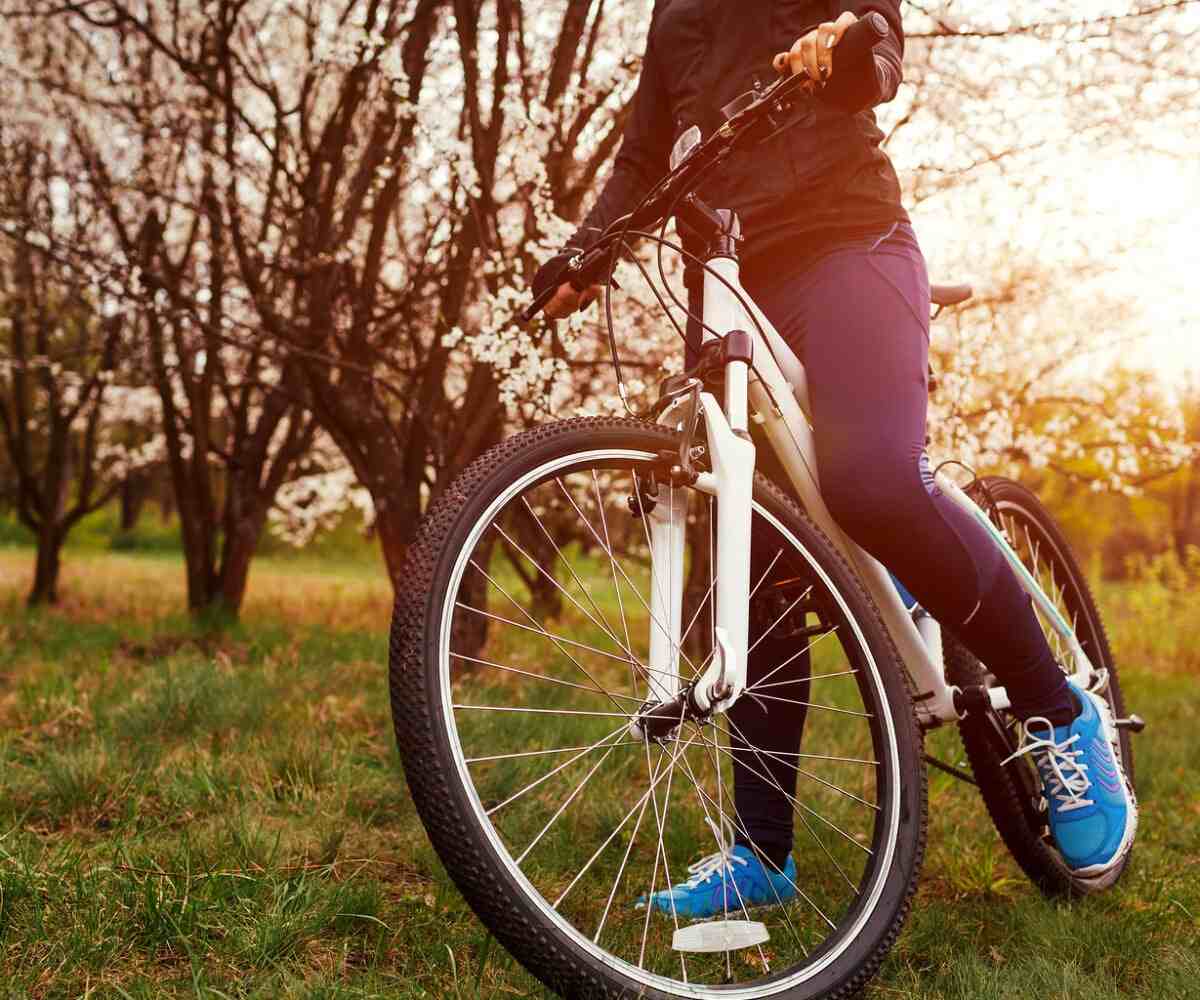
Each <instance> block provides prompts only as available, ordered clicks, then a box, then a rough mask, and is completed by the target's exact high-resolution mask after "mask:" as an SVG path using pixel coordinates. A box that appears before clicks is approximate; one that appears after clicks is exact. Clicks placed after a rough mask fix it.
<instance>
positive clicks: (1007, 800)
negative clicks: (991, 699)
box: [945, 476, 1133, 896]
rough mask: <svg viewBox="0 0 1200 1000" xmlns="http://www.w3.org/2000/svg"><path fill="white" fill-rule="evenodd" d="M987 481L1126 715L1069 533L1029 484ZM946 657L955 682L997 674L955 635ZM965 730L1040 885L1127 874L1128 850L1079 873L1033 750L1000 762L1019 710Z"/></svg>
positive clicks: (1009, 840)
mask: <svg viewBox="0 0 1200 1000" xmlns="http://www.w3.org/2000/svg"><path fill="white" fill-rule="evenodd" d="M983 482H984V484H985V486H986V487H987V493H988V494H989V495H990V497H991V499H992V501H994V503H995V509H994V510H993V511H992V512H991V514H992V517H993V519H994V520H995V521H996V522H997V526H998V527H999V528H1000V529H1001V530H1002V531H1003V532H1004V534H1005V536H1006V537H1007V539H1008V541H1009V544H1010V545H1011V546H1012V547H1013V550H1014V551H1015V552H1016V553H1017V555H1018V556H1019V557H1020V559H1021V562H1022V563H1023V564H1024V566H1025V568H1026V569H1028V570H1029V572H1030V573H1031V574H1032V575H1033V577H1034V579H1036V580H1037V581H1038V583H1039V585H1040V586H1041V588H1042V590H1043V591H1044V592H1045V593H1046V596H1047V597H1049V598H1050V599H1051V601H1053V602H1054V604H1055V606H1056V607H1057V609H1058V612H1059V614H1060V615H1062V616H1063V618H1064V619H1065V620H1066V621H1067V622H1069V623H1070V624H1071V626H1072V628H1073V629H1074V630H1075V635H1076V637H1077V638H1078V640H1079V644H1080V646H1081V647H1082V648H1083V651H1084V652H1085V653H1086V654H1087V657H1088V659H1089V660H1090V661H1091V663H1092V665H1093V667H1095V668H1097V669H1102V670H1104V671H1106V672H1107V684H1106V685H1105V686H1104V688H1103V690H1102V693H1103V695H1104V697H1105V698H1106V699H1107V701H1108V706H1109V710H1110V711H1111V713H1112V715H1113V717H1114V718H1122V717H1124V715H1125V701H1124V699H1123V697H1122V696H1121V684H1120V680H1119V679H1118V676H1117V668H1116V664H1114V663H1113V658H1112V652H1111V651H1110V649H1109V645H1108V636H1107V635H1106V634H1105V630H1104V623H1103V622H1102V621H1101V619H1100V612H1099V611H1098V610H1097V608H1096V602H1095V600H1094V599H1093V597H1092V594H1091V591H1090V590H1089V589H1088V585H1087V580H1086V578H1085V577H1084V575H1083V571H1082V570H1081V569H1080V567H1079V564H1078V562H1077V561H1076V559H1075V556H1074V554H1073V553H1072V552H1071V547H1070V545H1069V544H1068V543H1067V540H1066V537H1065V536H1064V535H1063V533H1062V531H1061V529H1060V528H1059V527H1058V525H1057V524H1055V522H1054V519H1053V517H1051V515H1050V513H1049V511H1047V510H1046V508H1045V507H1044V506H1043V505H1042V503H1041V501H1039V500H1038V499H1037V497H1036V496H1035V495H1034V494H1033V493H1031V492H1030V491H1029V490H1028V489H1026V488H1025V487H1024V486H1021V485H1020V484H1019V483H1016V482H1014V481H1013V480H1011V479H1005V478H1002V477H999V476H989V477H985V478H984V480H983ZM980 497H981V494H979V493H977V494H975V499H976V500H977V501H978V500H979V499H980ZM985 504H986V502H985ZM985 509H986V505H985ZM1035 608H1036V605H1035ZM1038 618H1039V620H1040V621H1041V622H1042V627H1043V628H1044V629H1045V632H1046V638H1047V640H1048V641H1049V643H1050V647H1051V648H1052V649H1053V650H1054V653H1055V656H1056V657H1057V658H1058V660H1059V663H1060V664H1064V665H1069V662H1070V658H1069V654H1068V653H1067V651H1066V649H1065V648H1064V645H1063V642H1062V638H1061V637H1060V636H1059V635H1058V633H1057V632H1056V631H1054V630H1053V629H1052V628H1051V627H1050V624H1049V622H1048V621H1046V620H1045V619H1044V618H1043V617H1042V614H1041V612H1040V611H1039V612H1038ZM945 657H946V670H947V676H948V678H949V680H950V683H952V684H957V685H959V686H966V685H972V684H981V683H992V682H994V677H993V676H992V675H991V674H990V673H989V672H988V670H987V669H986V667H985V666H984V665H983V664H981V663H980V662H979V660H977V659H976V658H975V657H974V656H972V655H971V653H970V652H968V651H967V649H966V648H965V647H964V646H963V645H962V644H961V643H960V642H958V641H957V640H956V639H954V638H953V636H950V635H947V636H946V637H945ZM1067 669H1069V666H1068V667H1067ZM959 732H960V733H961V734H962V740H963V745H964V747H965V749H966V752H967V759H968V760H969V761H970V762H971V769H972V771H973V772H974V774H975V779H976V781H978V782H979V791H980V793H981V794H982V796H983V800H984V803H985V804H986V806H987V809H988V813H989V814H990V815H991V817H992V821H993V822H994V823H995V825H996V830H997V831H998V832H999V834H1000V837H1001V839H1002V840H1003V841H1004V843H1005V845H1007V847H1008V849H1009V851H1010V852H1011V853H1012V856H1013V858H1015V859H1016V862H1017V864H1018V865H1020V867H1021V870H1022V871H1024V872H1025V874H1026V875H1027V876H1028V877H1029V878H1030V879H1031V880H1032V881H1033V883H1034V884H1035V885H1037V886H1038V888H1040V889H1041V890H1042V891H1043V892H1044V893H1046V894H1047V895H1050V896H1062V895H1081V894H1084V893H1092V892H1098V891H1101V890H1104V889H1107V888H1109V887H1111V886H1112V885H1113V884H1114V883H1115V882H1116V881H1117V879H1118V878H1120V877H1121V873H1122V872H1123V871H1124V870H1125V866H1126V865H1127V864H1128V863H1129V855H1128V854H1127V855H1126V856H1125V859H1124V860H1123V861H1122V862H1121V863H1120V864H1119V865H1117V866H1116V867H1114V868H1113V869H1112V870H1111V871H1109V872H1106V873H1105V874H1104V875H1103V876H1102V877H1100V878H1098V879H1090V880H1089V879H1081V878H1078V877H1076V876H1075V875H1074V874H1073V873H1072V872H1071V870H1070V868H1068V867H1067V865H1066V863H1065V862H1064V861H1063V858H1062V855H1061V854H1059V852H1058V850H1057V849H1056V848H1055V846H1054V843H1053V841H1052V839H1051V837H1050V829H1049V826H1048V822H1047V813H1046V803H1045V802H1044V800H1043V799H1042V794H1041V785H1040V782H1039V780H1038V777H1037V772H1036V770H1035V768H1034V766H1033V763H1032V761H1031V760H1030V758H1029V756H1028V755H1026V756H1023V757H1019V758H1017V759H1015V760H1013V761H1011V762H1010V763H1009V764H1007V765H1001V763H1000V762H1001V761H1002V760H1004V759H1005V758H1007V757H1008V756H1009V755H1010V754H1011V753H1012V752H1013V751H1014V750H1016V749H1017V746H1018V732H1017V720H1016V718H1015V717H1014V716H1013V715H1012V714H1011V713H1009V712H999V713H996V712H983V713H974V714H971V715H968V716H967V717H966V718H965V719H962V720H961V721H960V722H959ZM1118 733H1119V736H1118V741H1117V746H1116V750H1117V752H1118V753H1119V754H1120V756H1121V762H1122V764H1123V766H1124V770H1125V776H1126V780H1127V781H1128V783H1129V786H1130V789H1131V790H1132V789H1133V750H1132V747H1131V746H1130V737H1129V731H1128V730H1126V729H1121V730H1118Z"/></svg>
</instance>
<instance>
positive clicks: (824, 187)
mask: <svg viewBox="0 0 1200 1000" xmlns="http://www.w3.org/2000/svg"><path fill="white" fill-rule="evenodd" d="M872 11H874V12H878V13H879V14H881V15H882V16H883V17H884V18H886V20H887V23H888V26H889V28H890V31H889V33H888V34H887V35H886V36H885V37H884V38H883V39H882V40H881V41H880V43H879V44H878V46H877V47H876V48H875V49H874V52H873V54H872V53H871V52H870V50H864V51H865V52H866V54H865V55H863V56H862V57H861V58H858V57H851V58H848V59H846V60H841V61H837V60H835V54H836V52H837V46H838V43H839V42H840V41H841V39H842V37H843V35H844V33H845V32H846V30H847V29H848V28H849V26H850V25H851V24H853V23H854V22H855V21H857V20H858V19H860V18H862V17H864V16H866V15H867V14H868V13H869V12H872ZM903 37H904V36H903V32H902V27H901V21H900V4H899V3H898V2H888V0H873V2H867V3H858V2H846V0H823V2H817V0H741V2H739V3H729V2H722V0H657V2H656V3H655V8H654V12H653V16H652V19H651V26H650V32H649V39H648V42H647V46H646V52H645V58H644V61H643V63H642V69H641V76H640V79H639V82H638V87H637V91H636V93H635V95H634V98H633V102H632V106H631V107H630V109H629V117H628V120H627V122H626V125H625V130H624V135H623V138H622V143H621V147H620V150H619V151H618V153H617V157H616V161H615V164H614V166H613V170H612V174H611V176H610V178H609V179H608V181H607V182H606V183H605V184H604V187H603V189H602V190H601V192H600V194H599V197H598V198H597V199H596V202H595V204H594V206H593V207H592V209H591V211H590V212H589V213H588V214H587V216H586V218H585V219H584V221H583V224H582V226H581V227H580V229H579V231H578V232H577V233H576V235H575V236H574V237H573V238H572V239H571V240H570V241H569V242H568V244H567V247H566V248H565V249H564V250H563V251H562V252H561V253H559V254H557V255H555V256H554V257H552V258H551V259H550V260H548V261H547V262H546V263H545V264H543V265H542V267H541V268H540V269H539V271H538V273H537V275H536V277H535V279H534V291H535V292H536V293H541V292H543V291H546V290H548V289H549V288H551V287H553V286H554V285H555V284H558V288H557V291H556V292H555V294H554V296H553V298H552V299H551V300H550V301H549V304H548V305H547V307H546V312H547V314H548V315H550V316H551V317H563V316H566V315H569V314H570V313H571V312H573V311H574V310H576V309H578V308H582V307H583V306H586V305H587V304H588V303H589V302H590V301H592V299H594V298H595V297H596V295H597V294H598V291H599V290H598V289H597V288H595V287H593V288H589V289H586V290H585V291H583V292H579V291H576V290H575V289H574V288H573V287H572V286H571V285H570V284H569V283H567V282H565V281H562V275H563V273H564V271H563V269H564V267H565V265H566V262H567V261H568V260H569V259H570V258H571V257H572V256H573V255H574V254H575V253H577V252H578V251H579V250H580V249H586V248H587V247H588V246H589V245H590V244H591V243H592V242H594V241H595V240H596V239H597V237H598V236H599V234H600V233H601V232H602V231H603V229H604V228H605V227H606V226H608V225H609V224H610V223H612V222H613V221H615V220H617V219H619V218H620V217H622V216H623V215H625V214H627V213H628V212H630V211H632V210H633V209H634V208H635V207H636V206H637V204H638V202H639V201H640V200H641V199H642V197H643V196H644V195H645V194H646V193H647V192H648V191H649V190H650V189H651V188H652V187H653V186H654V184H655V183H656V182H657V181H658V180H659V179H660V178H661V177H662V176H663V175H664V174H665V173H666V172H667V170H668V164H669V157H670V151H671V149H672V146H673V145H674V143H675V141H676V139H677V138H678V137H679V136H680V135H681V134H683V133H684V132H685V131H687V130H688V129H690V128H691V127H692V126H696V127H697V128H698V129H699V131H700V133H701V135H702V136H703V137H705V138H707V137H708V136H709V135H711V134H712V133H713V131H715V130H716V129H717V128H719V127H720V126H721V124H722V123H723V122H724V120H725V117H726V115H724V114H723V113H722V109H723V108H726V107H727V106H728V105H729V104H730V102H732V101H734V100H735V99H737V98H739V97H740V96H742V95H744V94H746V93H747V92H754V91H757V90H761V89H762V88H763V87H764V86H765V85H766V84H767V83H768V82H769V81H768V79H767V77H768V76H769V75H770V70H771V68H772V67H773V68H774V70H775V71H776V72H781V73H786V72H788V71H789V70H790V72H791V73H793V74H796V73H802V74H805V75H806V76H807V78H808V80H809V84H808V88H807V91H806V94H805V95H804V96H802V97H800V98H799V99H798V100H797V101H796V102H795V105H794V108H793V110H792V112H791V113H790V114H789V116H788V117H787V119H786V120H785V121H783V122H782V123H781V127H780V128H779V129H777V130H776V131H775V133H773V134H772V135H771V136H769V137H768V138H767V139H766V140H765V141H764V142H762V143H760V144H758V145H755V146H753V147H751V148H749V149H745V150H742V151H740V152H739V153H738V154H737V155H735V156H734V157H732V158H731V159H730V161H729V162H727V163H726V164H724V165H723V168H722V169H721V170H720V171H718V172H716V173H715V174H714V175H713V176H712V177H711V178H710V179H709V180H708V181H706V182H705V184H703V185H702V186H701V187H700V188H699V189H698V190H699V194H700V196H701V197H702V198H703V199H704V201H705V202H706V203H707V204H709V205H711V206H713V207H715V208H726V209H732V210H733V211H735V212H736V213H737V214H738V216H739V218H740V220H741V223H742V231H743V233H744V234H745V238H744V242H743V244H742V245H741V246H740V255H741V262H742V263H741V279H742V283H743V285H744V286H745V288H746V289H747V291H748V292H749V293H750V294H751V296H752V297H753V298H754V299H755V301H756V302H757V303H758V305H759V306H760V307H761V309H762V310H763V312H764V313H765V314H766V316H767V318H768V319H769V320H770V321H771V323H772V324H774V325H775V326H776V327H777V328H778V330H779V331H780V333H781V334H782V335H783V336H784V337H785V339H786V340H787V341H788V343H789V345H790V346H791V347H792V349H793V350H794V351H795V352H796V354H797V356H798V357H799V358H800V360H801V361H802V362H803V364H804V368H805V370H806V373H807V378H808V390H809V398H810V402H811V406H812V410H813V423H814V427H815V430H814V433H815V441H816V451H817V461H818V470H819V475H820V482H821V491H822V495H823V496H824V499H825V501H826V503H827V505H828V507H829V511H830V513H831V514H832V515H833V517H834V519H835V520H836V521H837V522H838V524H839V525H840V526H841V527H842V528H843V529H844V530H845V531H846V533H847V534H848V535H849V536H850V537H851V538H852V539H853V540H854V541H855V542H857V543H858V544H859V545H861V546H862V547H863V548H864V549H866V550H867V551H868V552H870V553H871V554H872V555H873V556H875V557H876V558H877V559H879V560H880V562H882V563H883V564H884V565H885V566H887V567H888V568H889V569H890V570H891V571H892V572H893V573H895V574H896V576H897V577H898V578H899V579H900V580H901V581H902V582H903V586H904V587H906V588H907V589H908V590H909V591H911V593H912V595H914V596H915V598H916V599H917V600H918V601H919V602H920V604H921V605H922V606H923V607H924V608H925V609H926V610H927V611H928V612H929V613H930V614H932V615H933V616H934V617H935V618H936V619H937V620H938V621H939V622H940V623H941V624H942V625H943V626H944V627H946V628H948V629H949V630H950V631H951V632H952V633H953V634H954V635H955V636H957V637H958V638H959V640H960V641H961V642H962V644H963V645H964V646H966V647H967V649H969V650H970V651H971V652H972V653H973V654H974V655H975V656H976V657H978V659H979V660H980V661H981V662H983V663H984V664H986V665H987V668H988V669H989V670H990V671H991V672H992V673H993V674H995V676H996V677H997V678H998V680H999V681H1000V682H1001V683H1003V684H1004V685H1005V687H1006V688H1007V690H1008V692H1009V695H1010V698H1011V702H1012V712H1013V714H1014V715H1016V717H1017V718H1019V719H1020V720H1022V722H1023V725H1022V734H1023V743H1022V746H1021V749H1020V750H1019V751H1018V752H1019V753H1032V754H1033V755H1034V759H1035V762H1036V763H1037V767H1038V772H1039V774H1040V775H1041V779H1042V791H1043V795H1044V797H1045V799H1046V802H1047V805H1048V809H1049V825H1050V830H1051V833H1052V835H1053V837H1054V839H1055V842H1056V845H1057V847H1058V849H1059V852H1060V853H1061V854H1062V856H1063V858H1064V859H1065V861H1066V862H1067V864H1068V866H1069V867H1070V868H1071V869H1072V870H1073V871H1074V872H1075V874H1076V875H1078V876H1080V877H1084V878H1091V877H1094V876H1099V875H1101V874H1103V873H1104V872H1107V871H1109V870H1111V869H1112V868H1113V867H1114V866H1115V865H1117V864H1119V863H1120V861H1121V860H1122V858H1123V857H1124V855H1125V854H1126V853H1127V851H1128V850H1129V847H1130V844H1131V842H1132V838H1133V832H1134V829H1135V828H1136V805H1135V803H1134V801H1133V799H1132V795H1131V793H1130V791H1129V788H1128V784H1127V782H1126V781H1125V780H1124V775H1123V773H1122V771H1121V762H1120V759H1119V757H1118V756H1117V755H1115V754H1114V752H1113V748H1112V741H1113V740H1114V739H1115V733H1113V732H1111V731H1109V729H1108V725H1109V723H1108V722H1107V718H1108V717H1107V714H1106V712H1105V710H1104V702H1103V699H1102V697H1101V696H1100V695H1098V694H1096V693H1093V692H1089V691H1084V690H1081V689H1079V688H1078V687H1076V686H1074V685H1073V684H1071V683H1070V682H1069V681H1068V679H1067V677H1066V675H1065V673H1064V671H1063V669H1062V668H1061V666H1060V665H1059V663H1058V662H1057V661H1056V659H1055V657H1054V654H1053V652H1052V651H1051V649H1050V646H1049V645H1048V643H1047V641H1046V637H1045V634H1044V633H1043V631H1042V627H1041V625H1040V624H1039V621H1038V618H1037V616H1036V614H1035V611H1034V609H1033V605H1032V602H1031V600H1030V598H1029V596H1028V595H1027V594H1026V593H1025V591H1024V590H1023V589H1022V588H1021V586H1020V584H1019V583H1018V580H1017V577H1016V575H1015V574H1014V572H1013V570H1012V569H1011V568H1010V566H1009V565H1008V563H1007V562H1006V561H1005V560H1004V558H1003V556H1002V554H1001V552H1000V550H999V548H998V547H997V546H996V545H995V543H994V542H993V541H992V540H991V539H990V538H989V536H988V535H987V534H986V532H985V531H984V529H983V528H982V527H981V526H979V525H978V524H976V523H975V522H974V521H973V520H972V519H971V518H970V516H969V515H968V514H967V513H966V512H965V511H964V510H963V509H962V508H960V507H958V506H957V505H955V504H954V503H953V502H952V501H951V500H950V499H949V498H948V497H946V496H945V495H944V494H943V493H942V491H941V490H940V489H939V488H938V487H937V485H936V484H935V482H934V479H933V474H932V472H931V470H930V466H929V458H928V455H927V453H926V451H925V444H926V410H927V404H928V381H927V372H928V353H929V318H930V312H929V310H930V289H929V281H928V277H927V275H926V268H925V261H924V257H923V256H922V253H921V249H920V245H919V244H918V242H917V238H916V234H915V233H914V231H913V227H912V224H911V222H910V220H909V217H908V214H907V213H906V211H905V209H904V206H903V204H902V202H901V192H900V184H899V182H898V180H897V176H896V172H895V170H894V168H893V166H892V164H891V161H890V160H889V158H888V156H887V154H886V153H885V152H884V150H883V148H882V140H883V133H882V132H881V131H880V130H879V128H878V126H877V125H876V121H875V115H874V112H873V110H872V109H873V108H874V107H875V106H876V105H878V104H882V103H885V102H887V101H890V100H891V99H892V98H893V97H895V95H896V92H897V89H898V88H899V86H900V82H901V60H902V55H903ZM835 69H836V72H835ZM559 282H561V284H559ZM689 311H691V312H692V313H695V312H697V308H696V301H695V291H694V289H693V290H692V297H691V298H690V299H689ZM698 334H699V325H698V324H697V323H696V322H694V321H693V322H691V323H690V324H689V342H690V343H689V346H690V348H691V351H689V356H692V354H693V352H694V349H695V347H696V343H695V338H697V337H698ZM764 589H766V588H764ZM752 620H753V614H752ZM779 646H780V644H779V642H778V641H776V642H769V643H761V644H760V645H759V646H758V647H756V649H755V650H754V652H753V653H752V654H751V656H750V657H749V661H748V664H747V673H748V681H749V682H750V683H753V680H754V678H755V677H757V676H762V675H763V674H764V673H765V672H766V671H769V670H773V669H776V668H777V667H778V666H779V664H780V662H781V659H782V656H781V654H782V655H786V651H785V650H783V649H781V648H779ZM780 676H781V677H783V675H782V674H781V675H780ZM790 677H791V681H792V682H793V683H794V684H796V685H797V688H796V690H798V691H800V692H801V693H800V696H799V697H798V698H794V699H790V700H785V699H778V700H777V701H775V702H773V703H772V707H770V708H769V709H768V708H766V707H765V703H764V702H760V701H758V700H756V699H752V698H748V697H744V698H742V699H741V700H740V701H738V702H737V703H736V704H735V705H734V706H733V708H732V709H731V710H730V718H731V720H732V721H733V722H734V723H735V725H736V727H737V731H738V732H739V733H741V734H742V735H743V737H744V738H745V739H748V740H750V741H751V743H752V744H753V745H755V746H756V747H760V748H764V749H765V752H766V754H768V756H767V757H764V758H763V759H764V760H768V761H769V766H768V767H766V768H765V770H767V771H768V772H769V773H768V774H765V775H764V774H763V773H762V771H761V770H759V769H756V768H751V767H749V766H747V764H746V763H745V757H744V756H739V755H735V761H734V765H733V767H734V795H735V810H736V815H737V817H738V819H739V823H738V826H739V828H740V829H739V832H738V834H737V836H736V839H735V841H734V842H733V843H727V844H726V845H725V846H724V847H723V848H722V849H721V850H720V851H718V852H717V853H716V854H715V855H712V856H711V857H709V858H706V859H704V861H702V862H700V863H699V864H697V865H693V866H692V869H693V871H694V872H695V874H694V875H693V877H692V878H690V879H689V880H688V881H686V882H683V883H680V884H679V885H676V886H674V887H672V888H670V889H666V890H662V891H660V892H656V893H654V894H653V895H652V897H651V899H650V901H649V902H650V903H651V904H652V905H653V906H655V907H656V908H657V909H659V910H662V911H665V912H674V913H675V914H677V915H678V916H688V917H694V918H704V917H710V916H714V915H716V914H719V913H720V912H722V910H723V909H726V908H728V907H729V906H730V905H736V903H733V902H731V901H733V900H735V898H736V900H738V901H745V903H747V904H750V905H766V904H770V903H776V902H780V901H786V900H788V899H789V898H791V897H792V896H794V895H795V889H794V887H793V885H794V879H795V865H794V861H793V860H792V857H791V852H792V846H793V845H792V808H791V804H790V802H789V798H788V796H789V795H791V794H794V790H795V779H796V769H795V763H794V761H795V760H796V756H795V755H796V754H797V752H798V751H799V747H800V740H801V735H802V730H803V726H804V701H805V700H806V698H805V693H806V690H807V688H806V685H807V677H808V675H807V666H806V663H800V664H798V665H797V666H796V667H795V668H794V669H793V672H792V674H791V675H790ZM789 755H790V756H789ZM1114 776H1115V777H1114ZM726 894H728V895H726ZM735 894H736V896H735ZM645 902H646V900H645V899H643V900H640V901H639V903H640V904H644V903H645Z"/></svg>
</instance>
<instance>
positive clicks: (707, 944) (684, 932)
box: [671, 920, 771, 952]
mask: <svg viewBox="0 0 1200 1000" xmlns="http://www.w3.org/2000/svg"><path fill="white" fill-rule="evenodd" d="M770 938H771V935H770V934H769V933H768V931H767V927H766V924H762V923H759V922H758V921H757V920H706V921H704V922H702V923H698V924H689V925H688V926H687V927H680V928H678V929H677V930H676V931H675V935H674V937H673V938H672V939H671V947H672V948H674V949H675V950H676V951H689V952H717V951H739V950H740V949H742V948H753V947H754V946H755V945H759V944H766V943H767V941H769V940H770Z"/></svg>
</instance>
